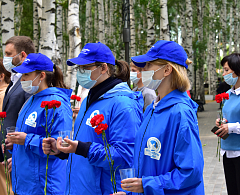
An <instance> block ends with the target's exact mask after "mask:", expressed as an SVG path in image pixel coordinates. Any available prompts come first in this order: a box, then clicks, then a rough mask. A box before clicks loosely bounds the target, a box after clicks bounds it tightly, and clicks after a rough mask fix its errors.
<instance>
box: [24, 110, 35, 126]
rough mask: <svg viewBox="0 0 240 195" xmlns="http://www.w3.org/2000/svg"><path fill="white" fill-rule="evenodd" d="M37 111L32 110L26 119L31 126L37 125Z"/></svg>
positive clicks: (26, 122)
mask: <svg viewBox="0 0 240 195" xmlns="http://www.w3.org/2000/svg"><path fill="white" fill-rule="evenodd" d="M36 120H37V112H36V111H34V112H32V113H31V114H30V115H29V116H28V118H27V119H26V121H25V124H26V125H28V126H31V127H36Z"/></svg>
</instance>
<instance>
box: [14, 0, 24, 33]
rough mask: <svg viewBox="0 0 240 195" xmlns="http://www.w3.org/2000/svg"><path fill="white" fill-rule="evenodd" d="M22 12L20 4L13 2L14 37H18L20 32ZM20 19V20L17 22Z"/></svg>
mask: <svg viewBox="0 0 240 195" xmlns="http://www.w3.org/2000/svg"><path fill="white" fill-rule="evenodd" d="M22 11H23V5H22V4H21V3H20V2H16V1H15V12H14V26H15V28H14V29H15V33H14V34H15V35H16V36H19V34H20V31H21V19H20V18H21V16H22ZM19 19H20V20H19Z"/></svg>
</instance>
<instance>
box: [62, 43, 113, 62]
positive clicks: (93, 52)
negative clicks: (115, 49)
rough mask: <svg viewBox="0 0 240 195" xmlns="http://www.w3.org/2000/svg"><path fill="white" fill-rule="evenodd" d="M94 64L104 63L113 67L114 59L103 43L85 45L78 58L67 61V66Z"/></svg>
mask: <svg viewBox="0 0 240 195" xmlns="http://www.w3.org/2000/svg"><path fill="white" fill-rule="evenodd" d="M94 62H104V63H109V64H112V65H115V57H114V55H113V53H112V51H111V50H110V49H109V47H108V46H106V45H104V44H103V43H101V42H98V43H87V44H86V45H85V46H84V47H83V49H82V51H81V52H80V54H79V55H78V57H76V58H72V59H68V60H67V65H68V66H73V65H86V64H92V63H94Z"/></svg>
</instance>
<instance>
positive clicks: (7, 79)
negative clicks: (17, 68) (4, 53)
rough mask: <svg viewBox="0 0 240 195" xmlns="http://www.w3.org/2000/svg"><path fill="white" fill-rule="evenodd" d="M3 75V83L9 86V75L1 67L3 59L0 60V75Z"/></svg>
mask: <svg viewBox="0 0 240 195" xmlns="http://www.w3.org/2000/svg"><path fill="white" fill-rule="evenodd" d="M2 73H3V74H4V81H5V83H7V84H9V83H10V77H11V73H10V72H8V71H7V70H6V69H5V67H4V66H3V59H2V58H0V74H2Z"/></svg>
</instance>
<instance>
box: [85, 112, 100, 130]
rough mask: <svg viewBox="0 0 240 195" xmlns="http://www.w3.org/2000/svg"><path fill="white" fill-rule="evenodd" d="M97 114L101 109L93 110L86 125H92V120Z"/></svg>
mask: <svg viewBox="0 0 240 195" xmlns="http://www.w3.org/2000/svg"><path fill="white" fill-rule="evenodd" d="M97 114H100V112H99V110H94V111H93V112H92V114H91V115H90V117H89V118H88V119H87V121H86V125H88V126H90V127H92V125H91V123H90V121H91V119H92V118H93V117H94V116H96V115H97Z"/></svg>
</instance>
